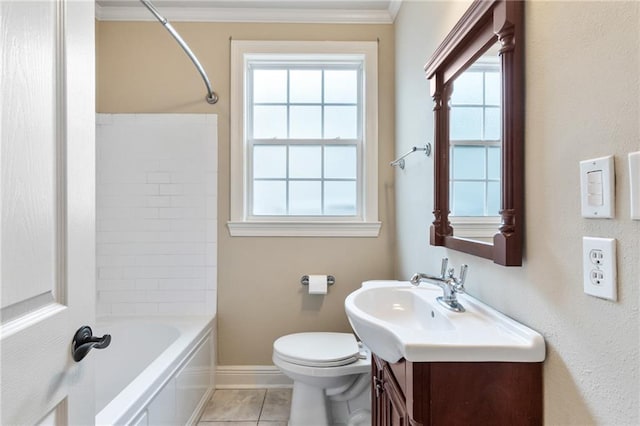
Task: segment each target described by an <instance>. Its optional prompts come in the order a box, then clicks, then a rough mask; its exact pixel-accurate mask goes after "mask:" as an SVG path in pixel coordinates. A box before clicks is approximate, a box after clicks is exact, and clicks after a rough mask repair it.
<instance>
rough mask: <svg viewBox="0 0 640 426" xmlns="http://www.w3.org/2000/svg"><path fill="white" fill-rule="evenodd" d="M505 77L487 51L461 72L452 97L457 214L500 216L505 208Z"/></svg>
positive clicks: (452, 163) (452, 193)
mask: <svg viewBox="0 0 640 426" xmlns="http://www.w3.org/2000/svg"><path fill="white" fill-rule="evenodd" d="M500 82H501V75H500V61H499V57H498V56H496V55H485V56H483V57H481V58H480V59H478V60H477V61H476V62H475V63H474V64H473V65H472V66H470V67H469V68H467V69H466V70H465V71H464V72H463V73H462V74H461V75H459V76H458V77H457V78H456V79H455V81H454V83H453V92H452V94H451V99H450V103H449V106H450V115H449V116H450V124H449V126H450V128H449V135H450V136H449V143H450V156H449V158H450V164H449V167H450V177H451V178H450V182H449V184H450V187H449V193H450V197H449V198H450V204H451V205H450V209H451V215H452V216H498V211H499V209H500V158H501V153H500V151H501V129H502V126H501V123H500V117H501V109H500V108H501V105H500V103H501V99H502V95H501V85H500Z"/></svg>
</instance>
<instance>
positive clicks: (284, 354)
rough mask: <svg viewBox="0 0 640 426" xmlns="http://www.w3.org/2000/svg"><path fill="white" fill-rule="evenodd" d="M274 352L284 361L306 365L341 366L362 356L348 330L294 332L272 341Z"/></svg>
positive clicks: (351, 362)
mask: <svg viewBox="0 0 640 426" xmlns="http://www.w3.org/2000/svg"><path fill="white" fill-rule="evenodd" d="M273 350H274V354H277V356H278V357H279V358H280V359H282V360H283V361H286V362H289V363H291V364H296V365H301V366H305V367H340V366H343V365H349V364H353V363H354V362H356V361H357V360H358V359H360V358H361V356H360V347H359V346H358V342H357V341H356V338H355V336H354V335H353V334H351V333H325V332H311V333H296V334H289V335H287V336H282V337H280V338H279V339H277V340H276V341H275V342H274V343H273Z"/></svg>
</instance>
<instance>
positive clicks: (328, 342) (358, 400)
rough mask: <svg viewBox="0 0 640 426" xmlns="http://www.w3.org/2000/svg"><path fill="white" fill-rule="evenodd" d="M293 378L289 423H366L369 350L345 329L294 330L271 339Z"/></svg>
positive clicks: (292, 425)
mask: <svg viewBox="0 0 640 426" xmlns="http://www.w3.org/2000/svg"><path fill="white" fill-rule="evenodd" d="M273 363H274V364H275V365H276V366H277V367H278V368H279V369H280V371H282V372H283V373H284V374H285V375H286V376H288V377H289V378H291V379H292V380H293V395H292V398H291V414H290V416H289V425H290V426H329V425H349V426H360V425H367V426H368V425H370V424H371V411H370V407H371V405H370V404H371V402H370V401H371V396H370V380H371V353H370V352H369V350H368V349H367V348H366V347H364V346H362V345H360V344H358V342H357V341H356V338H355V336H354V335H353V334H350V333H319V332H312V333H297V334H289V335H287V336H282V337H280V338H279V339H277V340H276V341H275V342H274V343H273Z"/></svg>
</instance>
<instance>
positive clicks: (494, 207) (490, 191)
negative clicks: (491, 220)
mask: <svg viewBox="0 0 640 426" xmlns="http://www.w3.org/2000/svg"><path fill="white" fill-rule="evenodd" d="M499 211H500V182H489V184H488V188H487V215H488V216H498V214H499V213H498V212H499Z"/></svg>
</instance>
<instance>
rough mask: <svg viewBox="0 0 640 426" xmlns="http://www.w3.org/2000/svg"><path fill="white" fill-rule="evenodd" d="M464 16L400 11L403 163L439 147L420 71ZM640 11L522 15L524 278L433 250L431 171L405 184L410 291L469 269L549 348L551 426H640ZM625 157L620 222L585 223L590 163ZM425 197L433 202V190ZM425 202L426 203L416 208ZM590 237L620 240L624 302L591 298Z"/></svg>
mask: <svg viewBox="0 0 640 426" xmlns="http://www.w3.org/2000/svg"><path fill="white" fill-rule="evenodd" d="M467 5H468V2H467V3H464V2H462V3H460V2H448V3H446V2H419V1H404V2H403V5H402V8H401V11H400V14H399V16H398V18H397V20H396V57H397V68H396V93H397V98H396V104H397V113H396V117H397V120H396V128H397V137H396V140H397V145H396V150H397V152H403V151H405V150H407V149H408V147H410V146H411V145H412V144H413V142H410V141H414V140H420V139H423V138H426V137H430V135H432V134H433V123H432V120H431V118H427V119H424V118H425V117H431V106H432V103H431V101H430V100H429V99H428V96H427V95H426V94H427V93H428V91H427V85H426V82H425V81H424V75H423V72H422V65H423V64H424V62H426V60H427V58H428V57H429V56H430V55H431V53H432V52H433V50H434V49H435V47H436V46H437V43H438V42H439V40H442V39H443V38H444V36H445V35H446V33H447V32H448V31H449V29H450V28H451V27H452V26H453V25H454V23H455V22H456V21H457V19H458V18H459V17H460V16H461V15H462V13H463V12H464V10H465V8H466V6H467ZM639 8H640V3H637V2H548V1H531V2H527V3H526V11H525V12H526V18H525V22H526V49H525V50H526V54H525V56H526V105H525V108H526V136H525V144H526V150H525V151H526V152H525V163H526V164H525V166H526V171H525V173H526V176H525V178H526V193H525V203H526V224H525V227H526V230H525V232H526V235H525V239H526V241H525V259H524V265H523V266H522V267H518V268H505V267H501V266H497V265H494V264H493V263H491V262H490V261H487V260H483V259H479V258H476V257H472V256H469V255H466V254H463V253H459V252H456V251H453V250H447V249H444V248H440V247H430V246H429V245H428V239H427V238H428V237H427V230H428V227H429V224H430V222H431V215H430V214H429V212H431V210H432V207H433V192H432V189H431V188H430V187H429V182H433V162H432V161H431V160H429V161H427V160H425V161H423V162H421V163H420V164H416V163H412V164H408V165H407V169H406V170H405V171H404V172H397V174H396V201H397V204H396V216H397V240H398V251H397V253H398V257H397V266H398V274H399V276H400V277H404V278H406V277H408V276H410V274H411V273H413V272H416V271H422V272H436V271H438V270H439V265H440V258H441V257H443V256H448V257H449V258H450V264H453V265H455V266H459V265H460V264H461V263H468V264H469V273H468V275H467V288H468V292H469V293H471V294H473V295H474V296H476V297H478V298H479V299H481V300H483V301H485V302H486V303H488V304H489V305H492V306H494V307H495V308H497V309H498V310H500V311H502V312H504V313H506V314H507V315H509V316H511V317H513V318H515V319H516V320H519V321H521V322H523V323H524V324H527V325H529V326H530V327H532V328H534V329H536V330H538V331H539V332H540V333H542V334H543V335H544V337H545V340H546V343H547V360H546V361H545V368H544V393H545V395H544V410H545V424H548V425H591V424H601V425H637V424H640V412H639V409H638V401H640V371H639V365H640V342H639V333H638V330H639V329H640V321H639V319H638V310H639V299H640V295H639V288H640V283H639V279H638V277H639V276H640V266H639V265H640V261H639V257H640V248H639V246H638V241H639V239H640V221H631V220H630V218H629V176H628V168H627V153H628V152H632V151H638V150H640V125H639V123H640V107H639V100H640V81H639V78H640V64H639V60H640V47H639V46H640V31H638V29H639V28H640V10H639ZM608 154H613V155H615V168H616V218H615V219H613V220H593V219H583V218H582V217H581V215H580V196H579V173H578V170H579V169H578V163H579V161H580V160H585V159H589V158H594V157H599V156H603V155H608ZM425 185H426V187H427V188H425ZM417 194H421V195H419V196H417ZM582 236H596V237H612V238H616V239H617V251H618V263H617V265H618V295H619V300H618V302H611V301H607V300H603V299H597V298H594V297H591V296H588V295H585V294H584V293H583V285H582V259H581V252H582Z"/></svg>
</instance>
